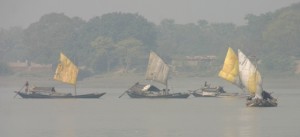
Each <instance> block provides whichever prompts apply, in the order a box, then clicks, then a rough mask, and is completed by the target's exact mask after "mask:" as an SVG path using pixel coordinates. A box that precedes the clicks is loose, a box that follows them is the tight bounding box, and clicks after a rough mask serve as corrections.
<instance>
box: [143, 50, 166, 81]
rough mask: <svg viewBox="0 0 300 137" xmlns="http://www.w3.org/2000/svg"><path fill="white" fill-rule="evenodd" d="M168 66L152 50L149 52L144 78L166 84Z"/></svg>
mask: <svg viewBox="0 0 300 137" xmlns="http://www.w3.org/2000/svg"><path fill="white" fill-rule="evenodd" d="M168 75H169V66H168V65H167V64H166V63H165V62H164V61H163V60H162V59H161V58H160V57H159V56H158V55H157V54H156V53H154V52H152V51H151V52H150V56H149V62H148V68H147V72H146V80H153V81H156V82H159V83H162V84H164V85H167V82H168Z"/></svg>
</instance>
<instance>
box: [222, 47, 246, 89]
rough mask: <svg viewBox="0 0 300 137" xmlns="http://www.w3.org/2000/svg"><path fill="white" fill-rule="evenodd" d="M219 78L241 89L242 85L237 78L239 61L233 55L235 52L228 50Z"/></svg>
mask: <svg viewBox="0 0 300 137" xmlns="http://www.w3.org/2000/svg"><path fill="white" fill-rule="evenodd" d="M219 77H221V78H223V79H225V80H227V81H229V82H231V83H232V84H235V85H236V86H238V87H240V88H241V89H243V85H242V83H241V81H240V77H239V61H238V57H237V55H236V54H235V52H234V51H233V50H232V48H230V47H229V48H228V51H227V54H226V57H225V60H224V65H223V68H222V70H221V71H220V72H219Z"/></svg>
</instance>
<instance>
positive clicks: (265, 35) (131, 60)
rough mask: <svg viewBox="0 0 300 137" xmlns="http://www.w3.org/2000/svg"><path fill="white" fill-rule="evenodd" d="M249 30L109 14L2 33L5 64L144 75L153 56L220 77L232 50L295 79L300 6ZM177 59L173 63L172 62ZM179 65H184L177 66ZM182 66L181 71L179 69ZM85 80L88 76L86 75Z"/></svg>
mask: <svg viewBox="0 0 300 137" xmlns="http://www.w3.org/2000/svg"><path fill="white" fill-rule="evenodd" d="M245 19H246V21H247V24H246V25H243V26H236V25H234V24H232V23H209V22H208V21H206V20H199V21H198V22H197V23H188V24H176V23H175V20H170V19H164V20H162V21H161V23H160V24H158V25H155V24H154V23H152V22H149V21H148V20H147V19H146V18H144V17H143V16H141V15H139V14H132V13H120V12H114V13H108V14H104V15H102V16H101V17H94V18H92V19H90V20H89V21H87V22H86V21H84V20H82V19H80V18H78V17H74V18H70V17H68V16H66V15H64V14H59V13H50V14H46V15H44V16H42V17H41V18H40V20H39V21H37V22H35V23H32V24H31V25H30V26H29V27H28V28H26V29H24V30H23V29H21V28H12V29H9V30H0V59H1V60H2V61H3V60H4V61H16V60H29V61H33V62H37V63H42V64H46V63H52V64H54V63H56V62H57V60H58V55H59V53H60V52H64V53H65V54H67V55H68V56H69V57H70V58H71V59H76V60H75V62H77V63H78V64H79V66H84V67H86V68H87V70H91V71H89V72H85V74H84V76H83V77H85V76H89V75H90V73H104V72H111V71H119V70H123V71H125V72H127V71H133V70H134V71H136V70H138V71H145V69H146V65H147V60H148V55H149V51H150V50H154V51H156V52H157V53H158V54H160V55H161V56H162V58H164V59H166V62H168V63H169V64H172V61H173V60H176V61H177V62H176V61H174V62H176V63H174V64H172V65H175V66H173V67H174V68H176V69H177V71H183V72H192V73H194V74H197V75H201V76H203V75H215V74H216V73H217V72H218V70H219V69H220V66H221V65H222V63H223V58H224V57H225V54H226V51H227V48H228V47H229V46H230V47H232V48H233V49H235V50H237V49H241V50H243V51H244V52H245V53H246V54H247V55H249V56H256V57H258V58H259V59H261V60H262V62H261V64H259V66H260V69H261V70H262V71H263V72H264V74H272V73H293V71H294V70H293V69H294V65H295V64H294V59H292V57H293V58H296V59H297V58H300V46H299V45H300V44H299V43H300V39H299V38H300V25H299V24H300V3H298V4H294V5H292V6H290V7H286V8H283V9H279V10H277V11H275V12H273V13H271V12H269V13H265V14H261V15H253V14H249V15H247V16H246V17H245ZM206 55H215V56H217V60H216V61H214V62H212V63H210V64H204V65H203V64H202V65H198V66H197V65H196V66H188V65H187V64H186V63H185V60H184V59H185V58H186V56H206ZM172 59H173V60H172ZM178 60H179V61H178ZM176 65H177V66H176ZM82 75H83V74H82Z"/></svg>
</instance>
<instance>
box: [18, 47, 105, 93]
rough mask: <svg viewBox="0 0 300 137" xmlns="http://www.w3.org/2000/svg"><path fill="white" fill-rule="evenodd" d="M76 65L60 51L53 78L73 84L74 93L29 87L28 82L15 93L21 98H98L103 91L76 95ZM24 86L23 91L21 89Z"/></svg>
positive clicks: (52, 88)
mask: <svg viewBox="0 0 300 137" xmlns="http://www.w3.org/2000/svg"><path fill="white" fill-rule="evenodd" d="M78 71H79V70H78V68H77V66H76V65H75V64H74V63H73V62H72V61H71V60H70V59H69V58H68V57H67V56H65V55H64V54H63V53H60V62H59V64H58V65H57V68H56V71H55V74H54V77H53V79H54V80H57V81H60V82H63V83H67V84H70V85H73V86H74V89H75V90H74V91H75V95H72V93H60V92H57V91H56V90H55V88H54V87H33V88H29V83H28V82H26V84H25V85H24V86H23V87H22V88H21V90H19V91H15V92H16V94H17V95H19V96H21V97H22V98H100V97H101V96H103V95H104V94H105V92H104V93H88V94H82V95H77V94H76V83H77V75H78ZM24 87H26V88H25V92H22V89H23V88H24Z"/></svg>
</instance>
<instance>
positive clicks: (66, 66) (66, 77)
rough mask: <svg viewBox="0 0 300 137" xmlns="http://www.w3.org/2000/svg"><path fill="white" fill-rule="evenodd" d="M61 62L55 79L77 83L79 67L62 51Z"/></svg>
mask: <svg viewBox="0 0 300 137" xmlns="http://www.w3.org/2000/svg"><path fill="white" fill-rule="evenodd" d="M59 61H60V63H59V64H58V65H57V68H56V71H55V74H54V78H53V79H54V80H57V81H61V82H64V83H68V84H72V85H76V81H77V75H78V68H77V66H76V65H74V63H73V62H72V61H71V60H70V59H69V58H68V57H66V56H65V55H64V54H63V53H60V59H59Z"/></svg>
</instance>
